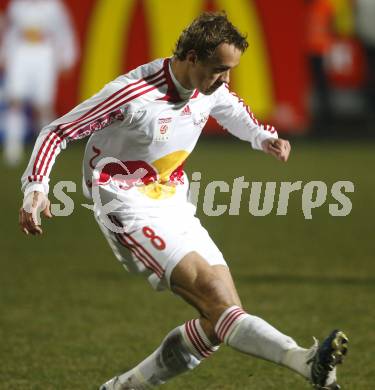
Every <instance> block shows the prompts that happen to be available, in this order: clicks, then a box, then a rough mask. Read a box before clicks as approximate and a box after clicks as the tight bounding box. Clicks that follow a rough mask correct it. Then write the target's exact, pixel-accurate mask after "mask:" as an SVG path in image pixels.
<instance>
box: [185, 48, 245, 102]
mask: <svg viewBox="0 0 375 390" xmlns="http://www.w3.org/2000/svg"><path fill="white" fill-rule="evenodd" d="M241 54H242V52H241V50H239V49H237V48H236V47H235V46H234V45H229V44H228V43H222V44H220V45H219V46H218V47H217V48H216V50H215V53H214V55H213V56H212V57H211V58H209V59H207V60H204V61H199V60H197V61H196V62H193V63H192V66H191V73H190V80H191V83H192V85H193V87H194V88H196V89H198V91H199V92H201V93H203V94H204V95H211V94H212V93H213V92H215V91H216V90H217V89H218V88H219V87H220V86H221V85H222V84H223V83H229V74H230V71H231V69H233V68H234V67H235V66H237V65H238V64H239V63H240V58H241Z"/></svg>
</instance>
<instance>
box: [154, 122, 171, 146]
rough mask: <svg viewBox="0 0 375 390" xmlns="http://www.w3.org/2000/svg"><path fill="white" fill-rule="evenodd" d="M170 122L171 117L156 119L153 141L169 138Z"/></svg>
mask: <svg viewBox="0 0 375 390" xmlns="http://www.w3.org/2000/svg"><path fill="white" fill-rule="evenodd" d="M171 122H172V118H171V117H168V118H159V119H158V125H157V131H156V135H155V141H162V142H163V141H164V142H165V141H168V140H169V133H170V124H171Z"/></svg>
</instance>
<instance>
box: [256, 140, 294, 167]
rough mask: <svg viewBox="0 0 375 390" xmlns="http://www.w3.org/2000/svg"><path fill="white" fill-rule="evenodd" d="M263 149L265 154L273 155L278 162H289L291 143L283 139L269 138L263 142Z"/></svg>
mask: <svg viewBox="0 0 375 390" xmlns="http://www.w3.org/2000/svg"><path fill="white" fill-rule="evenodd" d="M262 148H263V150H264V152H265V153H268V154H271V155H272V156H274V157H276V158H277V159H278V160H280V161H283V162H286V161H288V158H289V154H290V150H291V146H290V143H289V141H286V140H285V139H281V138H276V139H275V138H268V139H266V140H265V141H263V142H262Z"/></svg>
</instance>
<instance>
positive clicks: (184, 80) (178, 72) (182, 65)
mask: <svg viewBox="0 0 375 390" xmlns="http://www.w3.org/2000/svg"><path fill="white" fill-rule="evenodd" d="M171 69H172V72H173V75H174V77H175V78H176V79H177V81H178V82H179V83H180V84H181V86H182V87H183V88H185V89H187V90H193V89H194V87H193V86H192V85H191V82H190V78H189V72H188V66H187V63H186V62H185V61H180V60H178V59H177V58H176V57H172V60H171Z"/></svg>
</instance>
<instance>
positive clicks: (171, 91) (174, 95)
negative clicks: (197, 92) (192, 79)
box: [158, 58, 183, 103]
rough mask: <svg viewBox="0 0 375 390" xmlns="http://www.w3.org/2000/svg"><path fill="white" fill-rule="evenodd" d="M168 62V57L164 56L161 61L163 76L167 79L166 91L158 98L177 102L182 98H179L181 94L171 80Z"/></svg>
mask: <svg viewBox="0 0 375 390" xmlns="http://www.w3.org/2000/svg"><path fill="white" fill-rule="evenodd" d="M169 62H170V58H166V59H165V60H164V62H163V69H164V73H165V78H166V79H167V85H168V89H167V93H166V94H165V96H163V97H161V98H159V99H158V100H165V101H167V102H171V103H179V102H182V101H183V100H182V99H181V96H180V95H179V93H178V91H177V88H176V86H175V85H174V82H173V80H172V77H171V74H170V73H169Z"/></svg>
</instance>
